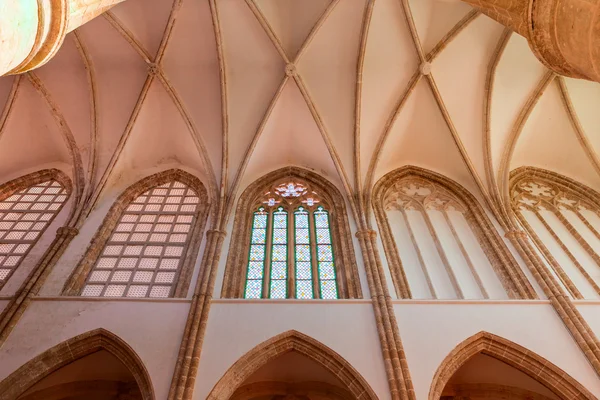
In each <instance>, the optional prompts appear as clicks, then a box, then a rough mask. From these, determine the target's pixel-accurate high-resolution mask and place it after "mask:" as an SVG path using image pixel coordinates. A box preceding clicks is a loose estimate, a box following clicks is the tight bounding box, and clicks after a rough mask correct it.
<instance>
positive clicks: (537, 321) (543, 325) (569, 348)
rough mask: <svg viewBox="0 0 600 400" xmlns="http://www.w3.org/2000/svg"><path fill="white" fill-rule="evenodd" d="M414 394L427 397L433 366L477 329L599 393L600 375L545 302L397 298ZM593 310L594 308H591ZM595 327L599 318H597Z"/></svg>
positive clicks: (418, 396) (599, 327)
mask: <svg viewBox="0 0 600 400" xmlns="http://www.w3.org/2000/svg"><path fill="white" fill-rule="evenodd" d="M394 310H395V312H396V318H397V319H398V326H399V328H400V334H401V336H402V342H403V345H404V350H405V351H406V357H407V359H408V366H409V369H410V373H411V376H412V379H413V383H414V385H415V392H416V395H417V399H427V398H428V397H427V396H428V395H429V390H430V387H431V383H432V379H433V376H434V374H435V371H436V370H437V368H438V367H439V365H440V364H441V363H442V361H443V360H444V358H446V356H447V355H448V354H449V353H450V352H451V351H452V350H453V349H454V348H455V347H456V346H457V345H458V344H459V343H461V342H462V341H464V340H465V339H467V338H469V337H471V336H473V335H474V334H476V333H478V332H480V331H487V332H490V333H493V334H495V335H498V336H501V337H503V338H505V339H508V340H511V341H513V342H515V343H517V344H519V345H521V346H523V347H525V348H527V349H529V350H531V351H533V352H535V353H537V354H538V355H540V356H542V357H544V358H546V359H547V360H548V361H550V362H552V363H554V364H555V365H556V366H558V367H559V368H561V369H563V370H564V371H566V372H567V373H568V374H569V375H571V377H573V378H574V379H575V380H577V381H578V382H579V383H581V384H582V385H583V386H584V387H586V388H587V389H588V390H589V391H590V392H592V393H593V394H594V395H596V396H600V379H598V376H597V375H596V374H595V372H594V370H593V369H592V367H591V366H590V364H589V363H588V361H587V359H586V358H585V357H584V355H583V353H582V352H581V350H580V349H579V347H577V345H576V343H575V341H574V340H573V338H572V337H571V336H570V334H569V332H568V331H567V329H566V328H565V327H564V325H563V323H562V321H561V320H560V319H559V317H558V315H557V314H556V313H555V312H554V310H553V309H552V306H551V305H550V304H549V303H548V302H542V301H537V302H533V301H505V302H491V301H488V302H469V303H465V302H462V304H461V303H457V302H448V303H446V304H441V303H439V302H437V303H436V302H415V301H413V302H410V301H409V302H403V303H402V304H400V302H396V303H395V304H394ZM594 311H595V312H596V314H597V313H598V309H597V308H596V309H595V310H594ZM596 321H597V322H598V324H597V328H598V329H599V331H600V318H596Z"/></svg>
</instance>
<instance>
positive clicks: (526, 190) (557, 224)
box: [510, 167, 600, 299]
mask: <svg viewBox="0 0 600 400" xmlns="http://www.w3.org/2000/svg"><path fill="white" fill-rule="evenodd" d="M510 189H511V190H510V195H511V202H512V206H513V210H514V211H515V215H516V216H517V218H518V219H519V221H520V222H521V224H522V225H523V227H524V228H525V230H527V232H528V233H529V234H530V237H531V238H532V239H533V241H534V242H535V243H536V245H537V247H538V249H539V250H540V252H541V253H542V255H543V258H545V259H546V261H547V264H548V265H549V267H550V271H551V272H552V273H553V274H554V275H555V277H557V278H558V280H559V281H560V282H562V284H563V286H564V287H565V288H566V290H567V291H568V292H569V293H570V295H571V296H572V297H574V298H579V299H581V298H592V299H594V298H599V297H600V233H599V232H600V194H598V193H597V192H595V191H593V190H592V189H590V188H588V187H585V186H584V185H581V184H579V183H577V182H575V181H573V180H571V179H569V178H567V177H564V176H561V175H559V174H556V173H553V172H550V171H546V170H542V169H539V168H533V167H523V168H519V169H517V170H515V171H513V172H512V174H511V184H510Z"/></svg>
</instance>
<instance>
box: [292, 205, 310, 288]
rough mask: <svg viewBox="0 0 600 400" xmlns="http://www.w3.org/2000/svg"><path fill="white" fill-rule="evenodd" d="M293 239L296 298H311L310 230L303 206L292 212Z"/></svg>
mask: <svg viewBox="0 0 600 400" xmlns="http://www.w3.org/2000/svg"><path fill="white" fill-rule="evenodd" d="M294 229H295V232H294V241H295V261H296V298H297V299H312V298H313V297H314V295H313V280H312V264H311V256H310V251H311V249H310V232H309V229H308V211H306V209H304V208H303V207H300V208H298V210H296V212H295V213H294Z"/></svg>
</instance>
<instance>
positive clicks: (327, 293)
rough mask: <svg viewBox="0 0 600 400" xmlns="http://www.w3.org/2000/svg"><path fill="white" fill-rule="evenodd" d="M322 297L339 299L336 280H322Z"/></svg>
mask: <svg viewBox="0 0 600 400" xmlns="http://www.w3.org/2000/svg"><path fill="white" fill-rule="evenodd" d="M321 298H322V299H337V298H338V294H337V287H336V284H335V281H334V280H330V281H321Z"/></svg>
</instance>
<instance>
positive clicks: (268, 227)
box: [244, 181, 338, 299]
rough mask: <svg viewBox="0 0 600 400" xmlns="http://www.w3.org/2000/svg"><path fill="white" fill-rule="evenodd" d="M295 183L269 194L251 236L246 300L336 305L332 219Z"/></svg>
mask: <svg viewBox="0 0 600 400" xmlns="http://www.w3.org/2000/svg"><path fill="white" fill-rule="evenodd" d="M324 206H325V204H322V200H321V199H320V196H319V194H318V193H317V192H315V191H313V190H309V189H308V187H307V186H306V185H304V184H302V183H299V182H296V181H290V182H283V183H281V184H279V185H277V186H274V187H272V188H271V190H269V191H268V192H267V193H265V195H264V197H263V199H262V201H261V204H260V206H258V209H257V211H255V212H254V215H253V217H252V218H253V222H252V231H251V233H250V256H249V259H248V267H247V274H248V275H247V278H246V288H245V290H244V297H245V298H247V299H260V298H263V297H266V298H271V299H285V298H288V297H294V298H297V299H314V298H317V299H337V298H338V289H337V281H336V277H335V261H334V259H333V245H332V242H331V230H330V226H329V213H328V211H327V209H326V208H325V207H324Z"/></svg>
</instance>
